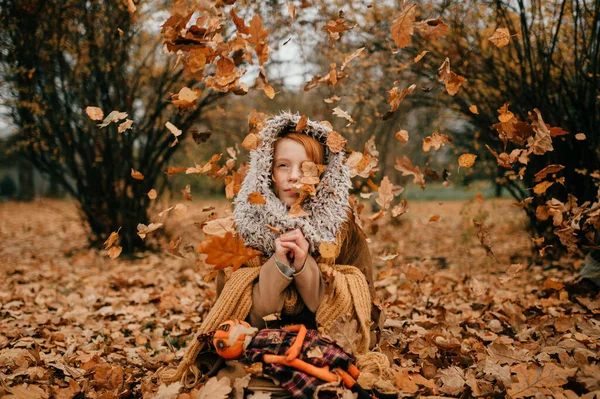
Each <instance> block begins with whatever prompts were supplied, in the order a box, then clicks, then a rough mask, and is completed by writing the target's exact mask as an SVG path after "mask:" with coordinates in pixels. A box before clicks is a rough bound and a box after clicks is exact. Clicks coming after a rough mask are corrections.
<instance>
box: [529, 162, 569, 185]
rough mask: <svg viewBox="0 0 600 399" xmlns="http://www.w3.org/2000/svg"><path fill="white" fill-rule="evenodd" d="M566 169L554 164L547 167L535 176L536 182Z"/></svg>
mask: <svg viewBox="0 0 600 399" xmlns="http://www.w3.org/2000/svg"><path fill="white" fill-rule="evenodd" d="M564 168H565V167H564V166H563V165H558V164H552V165H546V166H545V167H544V168H543V169H542V170H540V171H539V172H537V173H536V174H535V181H536V182H540V181H542V180H544V179H545V178H546V176H548V175H549V174H552V173H556V172H560V171H561V170H563V169H564Z"/></svg>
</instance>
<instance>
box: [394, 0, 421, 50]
mask: <svg viewBox="0 0 600 399" xmlns="http://www.w3.org/2000/svg"><path fill="white" fill-rule="evenodd" d="M415 11H416V5H415V4H410V5H408V6H406V7H405V8H404V10H402V12H401V13H400V15H398V16H397V17H396V19H394V21H393V22H392V26H391V33H392V40H394V43H395V44H396V46H397V47H398V48H405V47H406V46H408V45H409V44H410V42H411V36H412V35H413V33H414V22H415Z"/></svg>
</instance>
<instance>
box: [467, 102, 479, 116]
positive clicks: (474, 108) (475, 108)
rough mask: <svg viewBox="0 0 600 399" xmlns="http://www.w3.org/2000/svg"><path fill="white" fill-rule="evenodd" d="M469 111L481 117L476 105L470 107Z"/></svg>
mask: <svg viewBox="0 0 600 399" xmlns="http://www.w3.org/2000/svg"><path fill="white" fill-rule="evenodd" d="M469 111H471V113H473V114H475V115H479V110H478V109H477V105H475V104H471V105H470V106H469Z"/></svg>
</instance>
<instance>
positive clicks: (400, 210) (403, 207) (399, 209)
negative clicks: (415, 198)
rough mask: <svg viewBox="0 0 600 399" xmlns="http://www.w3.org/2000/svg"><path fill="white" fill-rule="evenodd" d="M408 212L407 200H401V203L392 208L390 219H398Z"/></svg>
mask: <svg viewBox="0 0 600 399" xmlns="http://www.w3.org/2000/svg"><path fill="white" fill-rule="evenodd" d="M406 212H408V200H407V199H406V198H403V199H402V201H400V203H399V204H398V205H396V206H394V207H393V208H392V217H398V216H402V215H404V214H405V213H406Z"/></svg>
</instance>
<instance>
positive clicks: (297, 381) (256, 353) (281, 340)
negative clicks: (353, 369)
mask: <svg viewBox="0 0 600 399" xmlns="http://www.w3.org/2000/svg"><path fill="white" fill-rule="evenodd" d="M297 335H298V333H296V332H290V331H285V330H279V329H277V330H273V329H264V330H261V331H259V332H258V334H257V335H256V336H255V337H254V338H253V339H252V341H251V343H250V345H248V347H247V348H246V353H245V356H246V360H247V361H249V362H251V363H256V362H262V357H263V355H266V354H271V355H285V351H286V350H287V349H288V348H289V347H290V346H291V345H292V344H293V343H294V339H295V338H296V336H297ZM317 347H318V348H319V349H320V351H321V353H322V354H323V356H321V357H308V356H307V352H308V351H309V350H311V349H313V348H317ZM317 353H318V352H317ZM298 359H300V360H302V361H304V362H306V363H309V364H312V365H314V366H316V367H324V366H329V369H330V370H333V369H335V368H341V369H343V370H348V367H349V366H350V365H351V364H353V363H354V358H353V357H352V356H350V355H349V354H347V353H346V352H344V351H343V349H342V348H340V347H339V346H338V345H337V344H335V343H330V342H327V341H325V340H323V339H321V338H319V334H318V332H317V331H316V330H307V331H306V337H305V338H304V343H303V344H302V350H301V352H300V355H298ZM263 371H264V372H265V373H267V374H269V375H270V376H272V377H274V378H276V379H277V380H278V381H280V382H281V386H282V387H283V388H284V389H285V390H286V391H288V392H289V393H290V395H292V396H293V397H294V398H312V397H313V394H314V392H315V390H316V389H317V387H318V386H319V385H320V384H323V383H324V381H323V380H320V379H318V378H316V377H313V376H312V375H309V374H306V373H304V372H302V371H299V370H296V369H294V368H292V367H289V366H285V365H282V364H274V363H271V364H264V366H263Z"/></svg>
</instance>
